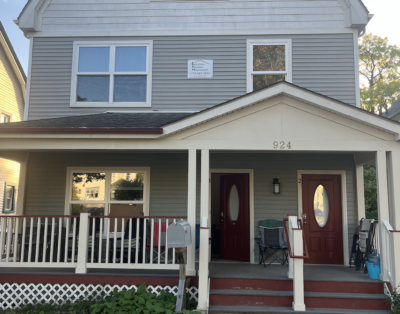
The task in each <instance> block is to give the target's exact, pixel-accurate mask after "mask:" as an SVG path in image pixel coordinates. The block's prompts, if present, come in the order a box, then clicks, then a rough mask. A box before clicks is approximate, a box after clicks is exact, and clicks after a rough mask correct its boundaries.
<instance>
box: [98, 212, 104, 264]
mask: <svg viewBox="0 0 400 314" xmlns="http://www.w3.org/2000/svg"><path fill="white" fill-rule="evenodd" d="M102 248H103V218H100V233H99V259H98V261H97V262H98V263H101V250H102Z"/></svg>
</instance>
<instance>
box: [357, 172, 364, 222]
mask: <svg viewBox="0 0 400 314" xmlns="http://www.w3.org/2000/svg"><path fill="white" fill-rule="evenodd" d="M356 182H357V216H358V221H360V220H361V218H366V213H365V193H364V166H363V165H356Z"/></svg>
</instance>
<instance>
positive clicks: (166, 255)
mask: <svg viewBox="0 0 400 314" xmlns="http://www.w3.org/2000/svg"><path fill="white" fill-rule="evenodd" d="M165 227H166V229H168V219H165ZM164 255H165V261H164V262H165V263H164V264H168V237H167V232H166V233H165V254H164Z"/></svg>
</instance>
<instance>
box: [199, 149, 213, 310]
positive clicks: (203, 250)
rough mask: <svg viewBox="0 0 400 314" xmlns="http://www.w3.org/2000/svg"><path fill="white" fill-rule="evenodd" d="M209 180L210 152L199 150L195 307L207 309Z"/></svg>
mask: <svg viewBox="0 0 400 314" xmlns="http://www.w3.org/2000/svg"><path fill="white" fill-rule="evenodd" d="M209 180H210V152H209V150H208V149H203V150H201V185H200V221H201V223H200V254H199V298H198V305H197V309H198V310H199V311H203V312H206V311H207V310H208V289H209V286H208V261H209V249H208V246H209V238H210V228H209V225H210V222H209V221H208V216H209V208H208V206H209V184H210V183H209Z"/></svg>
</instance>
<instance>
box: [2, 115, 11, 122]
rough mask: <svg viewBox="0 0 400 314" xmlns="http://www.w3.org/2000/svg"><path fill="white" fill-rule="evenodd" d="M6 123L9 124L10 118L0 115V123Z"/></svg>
mask: <svg viewBox="0 0 400 314" xmlns="http://www.w3.org/2000/svg"><path fill="white" fill-rule="evenodd" d="M8 122H11V116H10V115H8V114H5V113H1V115H0V123H8Z"/></svg>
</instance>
